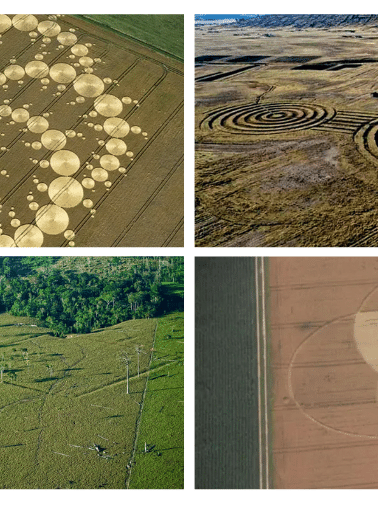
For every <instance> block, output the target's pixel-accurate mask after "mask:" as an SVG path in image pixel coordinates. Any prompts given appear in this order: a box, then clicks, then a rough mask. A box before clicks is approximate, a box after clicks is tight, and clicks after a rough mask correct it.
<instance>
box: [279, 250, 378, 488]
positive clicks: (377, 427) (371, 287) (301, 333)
mask: <svg viewBox="0 0 378 505" xmlns="http://www.w3.org/2000/svg"><path fill="white" fill-rule="evenodd" d="M269 265H270V267H269V277H270V329H269V331H270V371H271V379H272V386H271V387H272V391H271V393H272V428H273V430H272V433H273V437H272V442H271V444H272V445H271V451H272V467H273V474H274V475H273V486H274V487H275V488H280V489H282V488H294V489H309V488H374V489H375V488H378V477H377V472H376V468H377V465H378V368H377V355H378V353H377V349H378V341H377V328H378V259H376V258H271V259H270V262H269Z"/></svg>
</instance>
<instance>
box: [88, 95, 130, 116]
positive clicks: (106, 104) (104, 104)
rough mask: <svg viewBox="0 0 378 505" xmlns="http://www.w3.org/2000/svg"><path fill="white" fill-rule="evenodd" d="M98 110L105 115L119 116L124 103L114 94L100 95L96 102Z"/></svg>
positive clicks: (95, 105) (95, 106)
mask: <svg viewBox="0 0 378 505" xmlns="http://www.w3.org/2000/svg"><path fill="white" fill-rule="evenodd" d="M94 108H95V109H96V111H97V112H98V113H99V114H101V115H102V116H105V117H112V116H118V115H119V114H121V112H122V109H123V105H122V102H121V100H120V99H119V98H117V97H116V96H114V95H109V94H105V95H100V96H99V97H98V98H96V100H95V102H94Z"/></svg>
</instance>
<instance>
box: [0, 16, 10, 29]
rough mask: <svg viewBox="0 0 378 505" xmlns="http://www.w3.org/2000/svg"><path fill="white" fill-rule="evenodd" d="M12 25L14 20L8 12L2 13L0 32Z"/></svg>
mask: <svg viewBox="0 0 378 505" xmlns="http://www.w3.org/2000/svg"><path fill="white" fill-rule="evenodd" d="M11 26H12V21H11V19H10V17H9V16H7V15H6V14H0V33H4V32H6V31H7V30H9V28H10V27H11Z"/></svg>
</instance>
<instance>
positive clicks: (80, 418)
mask: <svg viewBox="0 0 378 505" xmlns="http://www.w3.org/2000/svg"><path fill="white" fill-rule="evenodd" d="M166 317H167V318H169V317H172V316H166ZM164 319H165V318H162V319H159V320H157V319H143V320H133V321H127V322H124V323H120V324H117V325H115V326H112V327H109V328H106V329H103V330H97V331H95V332H93V333H90V334H86V335H72V337H71V338H64V339H60V338H56V337H53V336H51V335H50V334H49V330H48V329H46V328H41V327H38V323H36V322H35V321H33V320H31V319H30V318H20V317H17V318H16V317H13V316H10V315H8V314H0V365H6V364H7V365H8V369H5V370H4V372H3V381H2V382H1V383H0V420H1V431H0V488H3V489H5V488H11V489H14V488H18V489H28V488H35V489H56V488H75V489H97V488H113V489H120V488H125V487H126V483H127V481H128V479H129V470H128V466H129V464H130V461H131V459H132V457H133V451H134V447H135V440H136V436H135V435H136V426H137V425H138V424H139V422H140V420H141V427H142V428H141V433H142V432H143V431H142V430H143V426H144V424H143V423H144V415H145V413H146V417H147V418H148V415H150V416H153V415H155V419H156V422H155V428H154V429H156V428H157V429H158V431H160V434H161V436H162V437H163V439H164V438H165V442H164V447H162V448H165V447H166V446H167V444H170V438H169V437H168V438H167V435H165V426H164V423H163V424H161V427H160V421H159V417H158V416H159V414H158V413H156V411H155V413H154V412H153V410H151V409H150V408H147V407H146V408H145V409H143V414H142V416H140V413H141V403H142V402H143V400H144V399H145V400H146V404H147V403H148V401H149V394H147V395H145V394H144V391H145V387H146V384H147V377H148V369H149V364H150V359H151V352H152V351H151V349H152V345H153V341H154V338H155V329H156V324H157V323H158V328H159V327H160V326H164V322H163V321H164ZM21 323H22V325H20V324H21ZM32 324H33V325H34V324H37V326H31V325H32ZM157 333H159V331H158V332H157ZM156 342H159V338H158V337H156ZM172 342H173V343H174V342H175V341H174V340H172ZM137 345H138V346H143V347H142V350H143V351H144V352H143V353H141V354H140V373H139V377H138V370H137V369H138V365H137V353H136V346H137ZM122 352H127V354H128V356H129V358H130V359H131V364H130V380H129V394H127V391H126V382H127V381H126V367H125V366H124V364H123V363H122V362H121V360H120V355H121V354H122ZM174 352H175V351H174V350H172V349H170V350H169V351H167V354H169V355H171V354H172V353H174ZM152 357H153V361H152V363H153V366H154V367H155V366H156V360H155V358H158V355H155V353H153V354H152ZM161 358H162V360H161V362H160V363H159V365H160V366H161V368H162V369H163V370H164V369H165V368H167V367H165V360H166V358H164V357H163V356H161ZM164 367H165V368H164ZM153 373H154V374H155V373H156V372H155V371H154V372H153ZM151 379H152V375H151V374H150V381H149V383H150V384H153V383H154V382H155V381H154V380H151ZM162 386H164V384H162ZM169 408H170V406H169ZM180 422H181V425H182V424H183V416H181V420H178V424H180ZM181 431H182V427H181ZM147 432H148V430H147ZM151 437H152V438H153V437H154V435H153V434H151ZM159 443H160V439H159ZM152 466H153V465H152ZM132 471H133V473H132V478H134V476H135V479H138V482H139V486H140V487H141V488H144V487H148V485H147V486H146V485H145V483H144V481H143V478H139V476H138V475H139V471H138V465H135V467H134V466H133V467H132ZM151 471H152V470H151ZM172 482H173V480H172ZM174 482H176V481H174ZM165 484H166V487H172V486H171V482H170V481H169V480H167V479H166V481H165ZM175 486H176V484H173V487H175ZM134 487H135V486H134ZM136 487H138V486H136Z"/></svg>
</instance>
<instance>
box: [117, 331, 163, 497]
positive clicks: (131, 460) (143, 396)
mask: <svg viewBox="0 0 378 505" xmlns="http://www.w3.org/2000/svg"><path fill="white" fill-rule="evenodd" d="M157 328H158V322H156V326H155V330H154V338H153V341H152V351H151V355H150V362H149V364H148V372H147V378H146V384H145V386H144V391H143V395H142V400H141V402H140V410H139V415H138V418H137V421H136V426H135V437H134V447H133V451H132V453H131V456H130V459H129V463H128V465H127V470H128V473H127V477H126V481H125V484H126V489H129V486H130V479H131V472H132V468H133V464H134V459H135V453H136V450H137V447H138V436H139V430H140V423H141V421H142V414H143V407H144V401H145V398H146V394H147V385H148V379H149V378H150V372H151V364H152V358H153V355H154V348H155V340H156V333H157Z"/></svg>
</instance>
